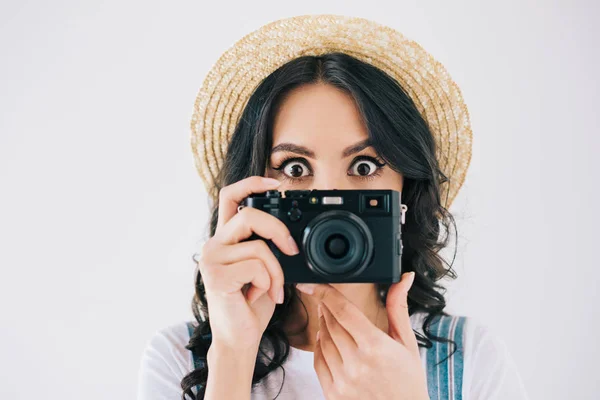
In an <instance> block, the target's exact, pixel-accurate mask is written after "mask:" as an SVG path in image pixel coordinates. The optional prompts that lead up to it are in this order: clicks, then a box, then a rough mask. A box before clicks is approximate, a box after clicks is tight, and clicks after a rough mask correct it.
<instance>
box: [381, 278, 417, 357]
mask: <svg viewBox="0 0 600 400" xmlns="http://www.w3.org/2000/svg"><path fill="white" fill-rule="evenodd" d="M414 279H415V273H414V272H405V273H404V274H402V279H401V280H400V282H398V283H394V284H393V285H392V286H390V289H389V291H388V295H387V299H386V303H385V308H386V309H387V313H388V322H389V332H388V333H389V335H390V336H391V337H392V338H394V339H395V340H396V341H399V342H401V343H402V344H404V345H405V346H411V345H412V342H414V344H416V338H415V334H414V332H413V330H412V326H411V324H410V315H409V314H408V291H409V290H410V288H411V286H412V284H413V282H414Z"/></svg>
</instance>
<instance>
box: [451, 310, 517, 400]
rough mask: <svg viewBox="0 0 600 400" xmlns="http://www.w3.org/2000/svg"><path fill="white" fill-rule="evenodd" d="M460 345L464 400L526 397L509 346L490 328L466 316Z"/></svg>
mask: <svg viewBox="0 0 600 400" xmlns="http://www.w3.org/2000/svg"><path fill="white" fill-rule="evenodd" d="M463 345H464V383H465V384H464V390H465V395H464V396H463V397H464V399H465V400H469V399H471V400H477V399H505V398H506V399H509V398H510V399H515V400H526V399H528V397H527V394H526V391H525V388H524V385H523V382H522V380H521V376H520V374H519V371H518V368H517V366H516V364H515V362H514V360H513V358H512V355H511V353H510V350H509V348H508V346H507V344H506V342H505V341H504V339H503V338H502V337H501V336H500V335H499V334H498V333H497V332H496V331H495V330H494V329H493V328H491V327H490V326H488V325H487V324H485V323H483V322H482V321H481V320H479V319H477V318H475V317H466V318H465V331H464V337H463Z"/></svg>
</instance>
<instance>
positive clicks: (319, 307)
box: [317, 304, 323, 318]
mask: <svg viewBox="0 0 600 400" xmlns="http://www.w3.org/2000/svg"><path fill="white" fill-rule="evenodd" d="M317 314H318V315H319V318H321V317H322V316H323V310H321V305H320V304H319V305H318V306H317Z"/></svg>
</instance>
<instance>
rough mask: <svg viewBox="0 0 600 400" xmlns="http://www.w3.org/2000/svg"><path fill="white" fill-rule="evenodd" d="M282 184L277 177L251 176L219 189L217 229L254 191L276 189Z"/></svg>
mask: <svg viewBox="0 0 600 400" xmlns="http://www.w3.org/2000/svg"><path fill="white" fill-rule="evenodd" d="M280 184H281V182H279V181H278V180H276V179H272V178H265V177H262V176H251V177H248V178H245V179H242V180H241V181H238V182H236V183H233V184H231V185H228V186H225V187H224V188H222V189H221V190H220V191H219V216H218V220H217V231H218V230H219V229H220V228H221V227H222V226H223V225H225V224H226V223H227V221H229V220H230V219H231V218H232V217H233V216H234V215H235V214H236V213H237V208H238V206H239V204H240V203H241V201H242V200H244V199H245V198H246V197H248V196H249V195H251V194H252V193H261V192H266V191H267V190H273V189H276V188H277V187H279V185H280Z"/></svg>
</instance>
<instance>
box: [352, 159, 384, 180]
mask: <svg viewBox="0 0 600 400" xmlns="http://www.w3.org/2000/svg"><path fill="white" fill-rule="evenodd" d="M378 168H379V165H377V164H376V163H375V162H374V161H372V160H368V159H364V158H363V159H359V160H356V161H355V162H354V164H352V166H351V167H350V171H349V175H358V176H369V175H373V174H374V173H375V172H376V171H377V169H378Z"/></svg>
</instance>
